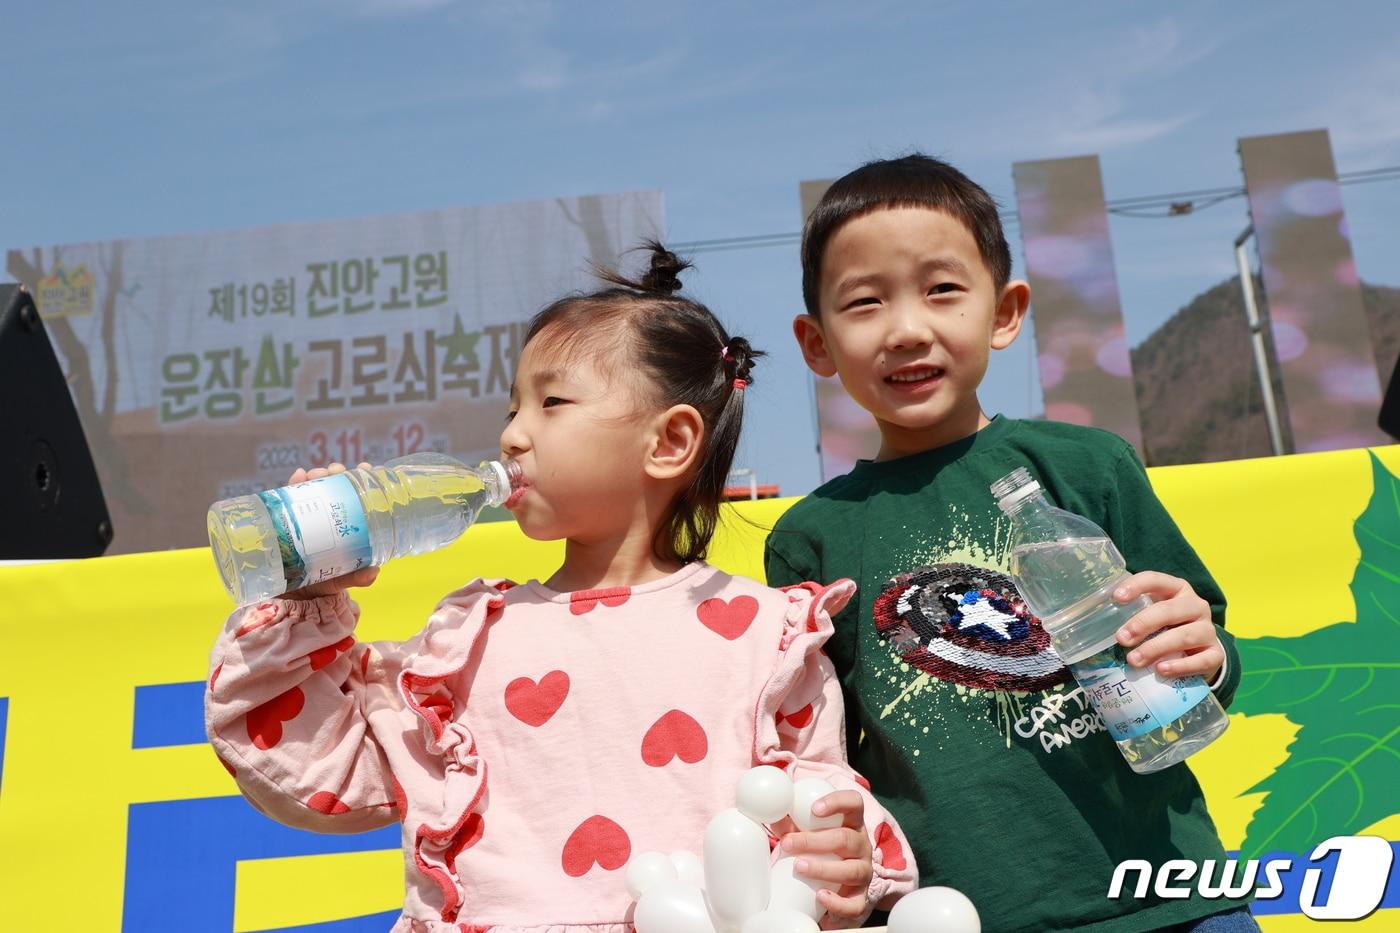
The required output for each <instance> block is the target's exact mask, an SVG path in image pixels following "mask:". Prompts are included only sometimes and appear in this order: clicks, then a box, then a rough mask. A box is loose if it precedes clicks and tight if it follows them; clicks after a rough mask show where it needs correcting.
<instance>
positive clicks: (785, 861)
mask: <svg viewBox="0 0 1400 933" xmlns="http://www.w3.org/2000/svg"><path fill="white" fill-rule="evenodd" d="M802 858H804V859H807V860H808V861H809V862H835V861H839V860H840V857H839V856H836V855H832V854H831V853H830V852H813V853H810V854H808V855H804V856H802ZM796 862H797V858H796V857H795V856H790V855H789V856H784V857H783V858H780V859H778V860H777V861H776V862H774V863H773V868H772V870H771V871H770V872H769V875H770V877H771V878H772V885H773V887H772V891H771V893H770V894H769V895H768V909H769V910H773V909H774V908H777V907H785V908H788V909H790V910H796V911H799V912H801V913H804V914H806V915H807V916H809V917H811V918H812V919H813V920H820V919H821V918H822V914H824V913H826V908H825V907H823V906H822V905H821V904H819V903H817V892H818V891H820V890H821V889H822V888H829V887H831V885H829V884H826V883H825V882H821V881H815V880H813V879H811V878H806V877H803V876H802V875H799V874H797V872H796V871H795V870H794V867H793V866H794V865H795V864H796Z"/></svg>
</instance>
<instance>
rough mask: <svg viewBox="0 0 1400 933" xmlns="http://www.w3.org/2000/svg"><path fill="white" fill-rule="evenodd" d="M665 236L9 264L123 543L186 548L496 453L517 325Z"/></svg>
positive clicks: (265, 232) (492, 225)
mask: <svg viewBox="0 0 1400 933" xmlns="http://www.w3.org/2000/svg"><path fill="white" fill-rule="evenodd" d="M663 229H664V222H663V207H662V197H661V193H660V192H657V191H649V192H632V193H625V194H612V195H600V196H590V197H576V198H557V199H553V200H546V201H534V202H528V203H520V204H503V205H491V206H484V207H471V208H456V209H448V210H437V211H423V212H418V213H406V214H393V215H387V216H381V217H366V218H358V219H351V220H337V221H326V222H319V223H306V224H291V225H284V226H275V227H261V228H254V229H244V230H233V231H226V232H216V233H203V234H195V235H189V236H175V237H158V238H150V239H135V240H115V241H111V242H104V243H82V244H70V245H63V246H50V247H35V248H29V249H13V250H10V251H9V253H8V254H7V257H6V271H7V272H8V274H9V275H10V276H12V277H14V278H15V279H16V280H18V281H19V282H21V283H22V284H24V285H25V286H27V287H28V288H29V289H30V290H31V291H32V292H33V293H34V295H35V298H36V300H37V302H38V304H39V310H40V314H41V315H42V316H43V319H44V323H45V326H46V328H47V329H48V331H49V334H50V338H51V339H52V340H53V342H54V344H55V350H56V351H57V352H58V354H59V358H60V360H61V361H62V363H63V365H64V367H65V370H66V374H67V377H68V380H69V384H70V386H71V388H72V391H73V396H74V400H75V402H76V403H77V407H78V412H79V415H80V417H81V418H82V422H83V428H84V430H85V431H86V433H87V438H88V443H89V445H90V446H91V447H92V451H93V459H94V460H95V462H96V464H97V468H98V473H99V475H100V476H101V478H102V482H103V488H104V492H105V494H106V497H107V504H108V507H109V508H110V510H111V513H112V518H113V524H114V526H115V528H116V540H115V541H114V542H113V546H112V549H111V553H114V554H115V553H128V552H132V551H149V550H156V549H160V548H167V547H177V546H186V547H187V546H191V545H198V544H200V543H201V542H202V541H203V540H204V535H205V530H204V510H205V508H206V507H207V506H208V504H209V503H210V502H212V501H213V500H215V499H218V498H224V497H227V496H232V495H241V494H246V493H249V492H254V491H258V490H261V489H266V488H269V487H275V486H280V485H282V484H283V483H284V482H285V481H286V479H287V477H288V475H290V474H291V472H292V470H294V469H295V468H296V467H297V466H302V465H308V466H317V465H324V464H326V463H329V462H331V461H336V460H338V461H342V462H345V463H348V464H354V463H358V462H360V461H361V460H368V461H371V462H382V461H384V460H387V459H390V458H393V457H396V456H401V455H404V454H408V453H414V452H417V451H422V450H438V451H443V452H446V453H450V454H453V455H455V456H457V457H460V458H463V459H467V460H472V461H474V460H476V459H479V458H480V457H482V456H483V455H488V454H490V453H491V452H493V451H495V450H497V449H498V444H497V439H498V437H499V434H500V428H501V424H502V415H503V413H504V411H505V406H506V398H507V395H508V394H509V390H510V384H511V380H512V378H513V376H514V367H515V362H516V359H517V358H518V356H519V353H520V343H521V340H522V338H523V336H524V330H525V324H526V322H527V321H528V320H529V318H530V316H531V315H533V314H534V313H535V312H536V311H538V310H539V309H540V308H541V307H543V306H544V305H545V304H547V303H548V302H550V301H552V300H554V299H556V298H558V297H560V296H562V295H564V294H565V293H567V292H570V291H574V290H576V289H580V288H587V287H589V286H590V282H591V280H590V277H589V271H588V264H589V262H590V261H591V262H593V263H597V264H600V265H615V264H617V262H618V260H619V256H620V254H621V253H622V252H623V251H624V250H627V249H630V248H632V247H634V246H636V245H638V243H639V242H640V241H641V240H642V239H643V238H646V237H655V236H658V235H659V233H660V231H661V230H663Z"/></svg>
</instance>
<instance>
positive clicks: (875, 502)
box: [765, 417, 1242, 933]
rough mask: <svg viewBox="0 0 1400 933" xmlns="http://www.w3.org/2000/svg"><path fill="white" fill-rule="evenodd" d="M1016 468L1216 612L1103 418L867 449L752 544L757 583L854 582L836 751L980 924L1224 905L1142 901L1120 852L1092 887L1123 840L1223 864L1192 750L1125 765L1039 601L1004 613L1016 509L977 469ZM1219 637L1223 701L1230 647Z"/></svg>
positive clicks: (1001, 425)
mask: <svg viewBox="0 0 1400 933" xmlns="http://www.w3.org/2000/svg"><path fill="white" fill-rule="evenodd" d="M1018 466H1025V467H1028V468H1029V469H1030V472H1031V475H1032V476H1034V477H1035V478H1036V479H1037V480H1039V481H1040V484H1041V486H1042V487H1043V488H1044V489H1045V490H1046V492H1047V494H1048V496H1049V499H1050V501H1051V502H1052V503H1053V504H1054V505H1057V506H1059V507H1060V508H1064V509H1068V510H1069V511H1072V512H1075V513H1078V514H1080V515H1083V516H1084V517H1086V518H1088V519H1090V520H1091V521H1093V522H1095V523H1096V524H1098V525H1099V526H1100V527H1102V528H1103V529H1104V530H1105V531H1106V532H1107V533H1108V535H1109V537H1110V538H1112V539H1113V541H1114V542H1115V543H1116V544H1117V545H1118V547H1119V549H1120V550H1121V551H1122V553H1123V556H1124V558H1125V559H1126V561H1127V565H1128V569H1129V570H1130V571H1133V572H1136V571H1140V570H1157V571H1162V572H1164V573H1169V574H1173V575H1175V576H1179V577H1183V578H1184V579H1186V580H1188V581H1190V583H1191V585H1192V587H1193V588H1194V589H1195V590H1196V592H1197V593H1198V594H1200V595H1201V596H1202V597H1203V598H1204V599H1206V600H1207V601H1209V602H1210V604H1211V606H1212V610H1213V614H1214V619H1215V622H1216V624H1217V625H1223V617H1224V612H1225V597H1224V595H1223V594H1222V593H1221V592H1220V589H1219V587H1217V586H1216V584H1215V581H1214V580H1212V579H1211V576H1210V574H1209V573H1208V572H1207V571H1206V569H1205V567H1204V566H1203V565H1202V564H1201V561H1200V559H1199V558H1198V557H1197V556H1196V553H1195V551H1193V550H1192V548H1191V546H1190V545H1189V544H1188V543H1187V542H1186V539H1185V538H1184V537H1183V536H1182V534H1181V532H1180V531H1179V530H1178V529H1177V527H1176V523H1175V522H1173V521H1172V519H1171V516H1170V515H1168V514H1167V511H1166V509H1165V508H1163V506H1162V504H1161V502H1159V501H1158V499H1157V497H1156V496H1155V495H1154V494H1153V492H1152V488H1151V486H1149V484H1148V481H1147V473H1146V471H1145V470H1144V469H1143V467H1142V464H1141V463H1140V462H1139V460H1138V459H1137V456H1136V454H1135V453H1134V451H1133V449H1132V448H1131V447H1130V446H1129V445H1128V444H1127V443H1126V442H1125V441H1123V440H1122V439H1121V438H1119V437H1117V436H1115V435H1113V434H1109V433H1107V432H1105V431H1100V430H1096V429H1093V428H1082V427H1076V426H1073V425H1067V424H1061V423H1057V422H1051V421H1017V420H1012V419H1007V418H1002V417H998V418H995V419H994V420H993V421H992V423H991V424H990V425H988V426H987V427H986V428H984V429H982V430H981V431H979V432H978V433H976V434H974V435H973V436H971V437H968V438H964V439H963V440H960V441H957V442H955V443H952V444H949V445H947V446H945V447H940V448H937V449H934V450H929V451H925V452H923V453H919V454H914V455H911V456H908V457H903V458H900V459H898V460H892V461H887V462H884V463H874V462H870V461H862V462H860V463H859V464H858V465H857V466H856V468H855V469H854V470H852V471H851V472H850V473H848V474H846V475H845V476H841V477H838V478H837V479H834V480H832V481H831V482H829V483H826V484H825V485H823V486H822V487H821V488H819V489H817V490H816V491H815V492H813V493H812V494H811V495H810V496H807V497H806V498H805V499H803V500H802V501H800V502H798V503H797V504H796V505H794V506H793V507H792V508H791V509H790V510H788V512H787V513H786V514H784V515H783V517H782V519H781V520H780V521H779V522H778V524H777V527H776V528H775V529H774V531H773V533H772V534H771V535H770V536H769V538H768V544H767V550H766V554H765V561H766V568H767V574H768V583H769V585H772V586H785V585H789V584H792V583H797V582H800V581H804V580H816V581H819V582H831V581H833V580H837V579H840V578H843V577H847V578H850V579H852V580H855V581H856V583H857V584H859V587H860V589H859V594H858V599H855V600H852V601H851V603H850V604H849V605H848V606H847V607H846V609H845V610H843V611H842V612H841V613H840V614H839V615H838V616H837V618H836V633H835V635H834V636H833V637H832V639H831V641H830V642H829V643H828V645H827V653H828V654H829V655H830V657H831V660H832V662H833V663H834V664H835V666H836V670H837V672H838V674H839V675H840V678H841V683H842V686H843V687H844V689H845V695H846V706H847V710H846V715H847V728H848V730H849V734H848V742H847V745H848V753H849V755H850V760H851V764H852V765H854V766H855V768H856V770H858V771H859V772H860V773H862V774H863V775H865V777H866V778H867V779H868V780H869V781H870V784H871V787H872V789H873V790H874V792H875V794H876V795H877V796H878V797H879V798H880V800H881V801H882V802H883V803H884V804H885V806H887V807H888V808H889V810H890V812H891V813H893V814H894V816H895V817H896V818H897V819H898V820H899V823H900V825H901V826H902V827H903V828H904V831H905V833H906V834H907V835H908V838H909V841H910V844H911V845H912V846H913V848H914V852H915V855H916V856H917V858H918V863H919V869H920V873H921V875H922V883H923V884H944V885H949V886H951V887H954V888H957V889H959V890H961V891H962V892H963V893H965V894H967V895H968V896H969V897H970V898H972V900H973V902H974V903H975V904H976V905H977V908H978V910H979V911H980V913H981V915H982V928H983V929H984V930H987V931H988V933H1016V931H1026V933H1046V931H1050V930H1070V929H1074V930H1094V931H1124V933H1127V931H1137V930H1153V929H1157V928H1159V927H1165V926H1170V925H1172V924H1176V923H1182V922H1185V921H1188V920H1192V919H1195V918H1198V917H1203V916H1206V915H1208V914H1212V913H1217V912H1219V911H1222V910H1226V909H1230V908H1232V907H1236V906H1239V904H1240V903H1242V902H1232V901H1229V900H1224V899H1221V900H1204V899H1200V898H1199V897H1198V896H1197V895H1196V894H1194V893H1193V894H1192V896H1191V897H1190V898H1189V899H1185V900H1163V899H1160V898H1157V897H1156V896H1155V895H1154V894H1153V893H1152V892H1151V891H1150V890H1149V892H1148V895H1147V897H1145V898H1143V899H1142V900H1137V899H1135V898H1134V897H1133V889H1134V887H1135V884H1136V881H1137V877H1138V876H1137V873H1135V872H1134V873H1129V874H1128V876H1127V882H1126V884H1125V885H1124V886H1123V888H1124V894H1123V896H1121V897H1119V898H1117V899H1114V900H1109V899H1108V896H1107V895H1108V890H1109V884H1110V881H1111V879H1112V876H1113V871H1114V867H1115V866H1116V865H1117V864H1118V863H1120V862H1122V861H1124V860H1125V859H1145V860H1147V861H1148V862H1150V863H1151V864H1152V865H1153V866H1154V867H1156V866H1159V865H1161V864H1162V863H1163V862H1165V861H1167V860H1169V859H1189V860H1192V861H1194V862H1197V863H1199V862H1200V861H1202V860H1205V859H1215V860H1216V861H1215V864H1216V870H1217V872H1218V871H1219V870H1220V866H1221V864H1222V859H1223V858H1224V852H1223V849H1222V847H1221V844H1220V839H1219V837H1218V836H1217V834H1216V831H1215V825H1214V824H1213V823H1212V822H1211V819H1210V816H1209V814H1208V813H1207V812H1206V806H1205V800H1204V798H1203V797H1202V795H1201V789H1200V786H1199V785H1198V784H1197V783H1196V779H1195V776H1194V775H1192V774H1191V772H1190V770H1189V769H1188V768H1187V767H1186V765H1184V764H1179V765H1175V766H1173V767H1170V768H1167V769H1165V770H1164V771H1160V772H1157V773H1155V774H1146V775H1143V774H1136V773H1134V772H1133V771H1132V770H1130V769H1129V768H1128V765H1127V763H1126V762H1125V761H1124V760H1123V757H1122V755H1121V754H1120V753H1119V751H1118V749H1117V747H1116V746H1115V745H1114V743H1113V740H1112V739H1111V738H1110V736H1109V734H1108V733H1107V732H1106V731H1104V729H1103V723H1102V720H1100V719H1099V717H1098V714H1097V713H1095V712H1094V710H1093V709H1092V708H1091V707H1090V706H1089V705H1088V703H1087V700H1086V699H1085V698H1084V696H1083V693H1082V691H1080V690H1079V689H1078V688H1077V687H1076V685H1075V683H1074V680H1073V678H1072V677H1070V675H1069V672H1068V670H1066V669H1065V668H1064V666H1063V665H1062V664H1060V662H1059V660H1058V658H1057V657H1056V656H1055V655H1054V654H1053V652H1052V651H1051V649H1050V647H1049V644H1048V638H1047V637H1046V635H1045V632H1044V629H1043V628H1041V626H1040V623H1039V620H1037V619H1035V618H1034V617H1033V616H1030V617H1029V619H1027V617H1028V616H1029V613H1026V612H1021V613H1020V614H1019V615H1017V614H1016V613H1014V611H1012V610H1014V608H1015V607H1014V606H1013V605H1012V604H1014V603H1018V602H1019V601H1020V596H1019V594H1018V593H1016V592H1015V589H1014V585H1013V584H1012V582H1011V580H1010V578H1009V577H1008V576H1007V571H1008V567H1009V553H1008V543H1009V542H1008V538H1009V532H1010V523H1009V521H1008V520H1007V519H1006V518H1005V517H1004V516H1003V515H1002V514H1001V513H1000V511H999V510H998V509H997V506H996V501H995V499H994V498H993V497H992V495H991V493H990V491H989V487H990V486H991V484H992V483H993V482H995V481H996V480H998V479H1000V478H1001V477H1003V476H1005V475H1006V474H1007V473H1010V472H1011V471H1012V470H1013V469H1015V468H1016V467H1018ZM929 587H933V588H935V592H934V593H932V594H929V593H920V592H918V591H921V590H926V589H927V588H929ZM915 596H919V597H920V598H917V599H916V598H913V597H915ZM936 607H942V608H936ZM973 607H975V608H976V609H977V610H978V612H977V614H976V615H975V616H973V618H975V619H977V620H980V621H978V622H977V623H976V624H973V625H970V626H969V625H967V624H966V621H967V620H968V612H965V611H964V610H969V609H970V608H973ZM951 613H958V615H957V616H956V620H958V624H957V625H952V626H949V625H947V624H946V623H947V622H948V621H949V614H951ZM954 630H956V632H954ZM950 634H951V635H952V636H953V637H949V636H950ZM1220 638H1221V642H1222V643H1223V644H1224V646H1225V650H1226V654H1227V661H1226V676H1225V678H1224V682H1223V683H1221V684H1220V685H1219V688H1218V689H1217V691H1216V696H1217V698H1218V699H1219V700H1220V701H1221V703H1223V704H1226V705H1228V704H1229V701H1230V698H1231V697H1232V695H1233V694H1234V691H1235V687H1236V685H1238V683H1239V676H1240V670H1239V655H1238V653H1237V652H1236V651H1235V649H1234V645H1233V639H1232V638H1231V637H1230V636H1229V635H1228V634H1226V633H1225V631H1224V630H1223V628H1222V630H1221V632H1220ZM940 642H941V643H940ZM1217 877H1218V875H1217ZM1195 880H1196V879H1195V878H1193V879H1192V882H1193V883H1194V882H1195ZM1182 886H1183V887H1184V886H1185V885H1184V884H1183V885H1182Z"/></svg>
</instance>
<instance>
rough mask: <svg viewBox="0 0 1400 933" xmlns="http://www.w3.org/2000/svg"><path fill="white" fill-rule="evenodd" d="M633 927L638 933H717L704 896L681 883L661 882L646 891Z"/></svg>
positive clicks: (635, 911)
mask: <svg viewBox="0 0 1400 933" xmlns="http://www.w3.org/2000/svg"><path fill="white" fill-rule="evenodd" d="M632 923H633V924H635V925H636V928H637V933H715V925H714V923H713V922H712V921H711V920H710V911H709V910H708V909H707V908H706V906H705V896H704V895H703V894H701V893H700V889H699V888H695V887H691V886H690V885H688V884H682V883H681V882H679V881H658V882H657V883H656V884H654V885H652V886H651V887H649V888H647V891H646V893H645V894H643V895H642V899H641V900H639V901H637V909H636V910H634V911H633V912H632Z"/></svg>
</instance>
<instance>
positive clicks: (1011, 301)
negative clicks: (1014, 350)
mask: <svg viewBox="0 0 1400 933" xmlns="http://www.w3.org/2000/svg"><path fill="white" fill-rule="evenodd" d="M1030 304H1031V287H1030V285H1029V284H1028V283H1026V282H1024V281H1022V280H1021V279H1013V280H1012V281H1010V282H1007V283H1006V287H1005V288H1003V289H1002V290H1001V300H1000V301H999V302H998V303H997V313H996V316H995V317H993V318H992V349H993V350H1005V349H1006V348H1007V347H1009V346H1011V342H1012V341H1013V340H1015V339H1016V335H1017V334H1019V333H1020V332H1021V325H1022V324H1024V323H1025V322H1026V309H1027V308H1029V307H1030Z"/></svg>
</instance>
